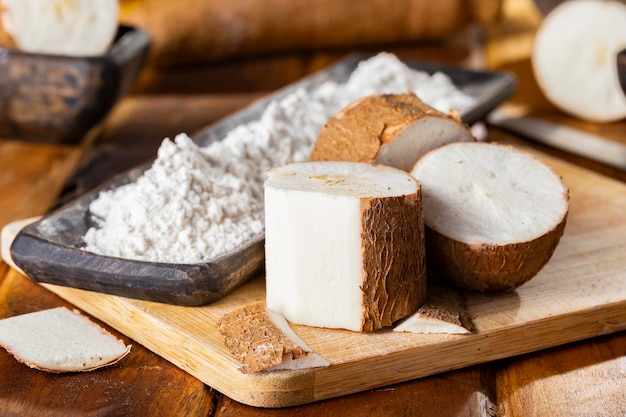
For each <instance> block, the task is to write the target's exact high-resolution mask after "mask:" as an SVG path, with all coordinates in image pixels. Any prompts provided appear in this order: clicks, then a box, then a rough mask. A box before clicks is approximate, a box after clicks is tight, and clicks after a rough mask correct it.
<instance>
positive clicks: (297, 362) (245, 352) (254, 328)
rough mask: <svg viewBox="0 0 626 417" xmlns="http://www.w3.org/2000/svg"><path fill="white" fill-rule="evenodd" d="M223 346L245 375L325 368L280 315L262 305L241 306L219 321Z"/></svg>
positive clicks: (321, 360) (324, 362) (318, 357)
mask: <svg viewBox="0 0 626 417" xmlns="http://www.w3.org/2000/svg"><path fill="white" fill-rule="evenodd" d="M218 328H219V331H220V334H221V335H222V336H223V337H224V344H225V345H226V347H227V348H228V350H230V352H231V353H232V354H233V355H234V356H235V358H237V360H239V361H240V362H241V363H242V367H241V368H240V369H241V371H242V372H244V373H254V372H259V371H263V370H277V369H302V368H307V367H314V366H328V362H326V361H325V360H324V359H323V358H321V357H320V356H319V355H317V354H315V353H313V352H312V351H311V348H309V347H308V346H307V345H306V343H304V341H302V340H301V339H300V338H299V337H298V336H297V335H296V334H295V332H293V330H291V328H290V327H289V324H288V323H287V321H286V320H285V319H284V318H283V317H281V316H280V315H278V314H276V313H274V312H271V311H268V310H267V309H266V308H265V306H263V305H262V304H256V305H250V306H244V307H242V308H240V309H238V310H235V311H233V312H231V313H228V314H226V315H224V316H223V317H222V318H221V319H220V320H219V322H218Z"/></svg>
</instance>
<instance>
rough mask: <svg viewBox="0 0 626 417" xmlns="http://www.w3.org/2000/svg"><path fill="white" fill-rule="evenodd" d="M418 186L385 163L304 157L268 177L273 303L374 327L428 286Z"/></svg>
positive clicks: (333, 323) (303, 316) (320, 319)
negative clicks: (322, 160)
mask: <svg viewBox="0 0 626 417" xmlns="http://www.w3.org/2000/svg"><path fill="white" fill-rule="evenodd" d="M424 258H425V254H424V224H423V218H422V204H421V193H420V186H419V183H418V182H417V181H415V179H414V178H413V177H411V176H410V175H409V174H408V173H406V172H404V171H401V170H399V169H395V168H391V167H388V166H384V165H374V164H365V163H356V162H328V161H327V162H321V161H318V162H303V163H294V164H290V165H286V166H283V167H278V168H273V169H271V170H269V171H268V178H267V180H266V182H265V259H266V263H265V265H266V303H267V307H268V308H269V309H271V310H273V311H276V312H278V313H280V314H282V315H283V316H284V317H285V318H286V319H287V320H289V321H291V322H293V323H297V324H305V325H309V326H317V327H327V328H343V329H348V330H354V331H374V330H378V329H380V328H383V327H386V326H390V325H392V323H393V322H395V321H396V320H399V319H401V318H404V317H406V316H408V315H410V314H412V313H413V312H414V311H415V310H416V309H417V307H419V305H420V304H421V303H422V301H423V300H424V297H425V295H426V271H425V259H424Z"/></svg>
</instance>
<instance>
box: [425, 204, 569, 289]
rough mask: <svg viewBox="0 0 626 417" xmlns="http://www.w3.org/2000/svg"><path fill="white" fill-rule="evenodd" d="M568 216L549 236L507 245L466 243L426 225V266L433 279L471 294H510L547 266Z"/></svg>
mask: <svg viewBox="0 0 626 417" xmlns="http://www.w3.org/2000/svg"><path fill="white" fill-rule="evenodd" d="M566 222H567V213H565V214H564V216H563V218H562V219H561V220H560V222H559V223H558V224H557V225H555V227H554V228H553V229H552V230H550V231H549V232H548V233H546V234H544V235H542V236H539V237H538V238H536V239H534V240H531V241H527V242H518V243H511V244H507V245H493V244H467V243H463V242H459V241H456V240H454V239H451V238H449V237H447V236H444V235H443V234H441V233H439V232H437V231H435V230H434V229H432V228H430V227H428V226H426V253H427V254H428V260H427V262H428V266H429V268H432V270H433V272H434V273H435V276H436V277H441V278H443V279H445V280H448V281H450V282H452V283H454V284H456V285H457V286H459V287H461V288H464V289H467V290H473V291H512V290H514V289H516V288H518V287H519V286H521V285H522V284H524V283H526V282H528V281H529V280H530V279H531V278H533V277H534V276H535V275H537V273H538V272H539V271H540V270H541V269H542V268H543V267H544V266H545V265H546V264H547V263H548V261H549V260H550V258H551V257H552V255H553V253H554V251H555V249H556V247H557V246H558V244H559V240H560V239H561V236H562V235H563V232H564V230H565V224H566Z"/></svg>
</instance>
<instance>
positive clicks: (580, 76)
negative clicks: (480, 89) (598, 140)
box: [532, 0, 626, 122]
mask: <svg viewBox="0 0 626 417" xmlns="http://www.w3.org/2000/svg"><path fill="white" fill-rule="evenodd" d="M624 48H626V4H623V3H621V2H619V1H613V0H571V1H567V2H564V3H562V4H561V5H559V6H558V7H557V8H555V9H554V10H552V12H550V13H549V14H548V16H546V18H545V19H544V20H543V22H542V23H541V25H540V27H539V29H538V31H537V34H536V37H535V41H534V46H533V52H532V66H533V71H534V74H535V78H536V79H537V82H538V84H539V86H540V88H541V89H542V91H543V92H544V94H545V95H546V97H547V98H548V99H549V100H550V101H551V102H552V103H553V104H554V105H555V106H557V107H559V108H560V109H561V110H563V111H565V112H567V113H569V114H571V115H574V116H576V117H579V118H582V119H587V120H591V121H596V122H611V121H616V120H620V119H622V118H624V117H626V95H625V94H624V93H623V91H622V89H621V88H620V84H619V78H618V73H617V53H618V52H619V51H620V50H621V49H624Z"/></svg>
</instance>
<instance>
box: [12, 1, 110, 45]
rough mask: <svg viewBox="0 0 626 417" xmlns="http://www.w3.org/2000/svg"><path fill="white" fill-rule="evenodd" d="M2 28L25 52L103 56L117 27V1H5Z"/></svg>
mask: <svg viewBox="0 0 626 417" xmlns="http://www.w3.org/2000/svg"><path fill="white" fill-rule="evenodd" d="M0 4H1V5H2V25H3V27H4V29H5V31H6V32H7V33H9V35H10V36H11V37H12V38H13V41H14V42H15V44H16V46H17V48H18V49H20V50H21V51H24V52H33V53H46V54H55V55H68V56H94V55H103V54H104V53H106V51H107V50H108V49H109V47H110V45H111V43H112V42H113V39H114V37H115V34H116V33H117V27H118V13H119V4H118V0H2V1H1V3H0Z"/></svg>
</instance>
